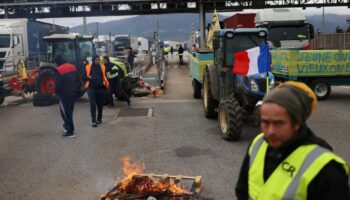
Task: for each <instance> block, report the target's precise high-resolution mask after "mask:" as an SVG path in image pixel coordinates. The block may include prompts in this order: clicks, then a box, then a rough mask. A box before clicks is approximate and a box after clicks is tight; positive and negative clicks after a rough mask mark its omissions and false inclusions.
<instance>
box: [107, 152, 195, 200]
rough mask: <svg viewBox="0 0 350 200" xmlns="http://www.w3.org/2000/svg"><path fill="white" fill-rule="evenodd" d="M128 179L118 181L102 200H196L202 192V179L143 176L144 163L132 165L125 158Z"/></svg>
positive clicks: (128, 159) (125, 171)
mask: <svg viewBox="0 0 350 200" xmlns="http://www.w3.org/2000/svg"><path fill="white" fill-rule="evenodd" d="M123 162H124V168H123V169H124V173H125V175H126V178H124V179H123V180H119V179H117V180H116V182H115V186H114V188H113V189H111V190H110V191H108V192H107V193H106V194H104V195H102V196H101V200H131V199H133V200H195V199H196V196H197V195H198V193H199V192H200V190H201V177H200V176H196V177H190V176H181V175H180V176H172V175H167V174H165V175H155V174H142V172H143V169H144V165H143V163H136V164H131V163H130V158H128V157H125V158H123Z"/></svg>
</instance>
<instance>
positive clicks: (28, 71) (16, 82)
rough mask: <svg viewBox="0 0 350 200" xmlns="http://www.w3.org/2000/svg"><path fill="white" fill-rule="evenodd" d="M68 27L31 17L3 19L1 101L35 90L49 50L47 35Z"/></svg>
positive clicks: (1, 23)
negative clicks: (35, 83)
mask: <svg viewBox="0 0 350 200" xmlns="http://www.w3.org/2000/svg"><path fill="white" fill-rule="evenodd" d="M67 31H68V28H66V27H62V26H57V25H53V24H48V23H43V22H38V21H29V20H27V19H2V20H1V21H0V104H2V103H3V102H4V100H5V97H6V96H10V95H16V96H25V94H27V93H31V92H33V90H34V82H35V81H34V80H35V77H36V70H35V68H37V67H38V66H39V63H40V61H41V60H44V59H45V53H46V51H47V48H46V44H45V43H44V41H43V40H42V38H43V36H45V35H50V34H52V33H55V32H56V33H66V32H67Z"/></svg>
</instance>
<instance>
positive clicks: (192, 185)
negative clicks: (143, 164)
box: [101, 174, 202, 200]
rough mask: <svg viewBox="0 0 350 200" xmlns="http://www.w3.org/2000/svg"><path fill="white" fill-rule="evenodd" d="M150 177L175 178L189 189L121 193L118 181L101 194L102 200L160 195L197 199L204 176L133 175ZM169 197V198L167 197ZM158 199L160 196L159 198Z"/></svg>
mask: <svg viewBox="0 0 350 200" xmlns="http://www.w3.org/2000/svg"><path fill="white" fill-rule="evenodd" d="M142 177H148V178H150V179H152V180H165V181H170V180H173V181H174V182H175V183H177V184H178V185H180V186H181V187H183V188H184V189H186V190H188V191H189V193H187V194H169V193H168V192H166V191H163V192H159V191H158V192H147V193H138V194H120V193H119V192H118V189H119V188H120V187H121V183H118V184H117V185H116V186H114V187H113V188H112V189H111V190H109V191H108V192H107V193H106V194H104V195H102V196H101V200H127V199H133V200H143V199H147V197H150V196H153V197H159V199H168V198H169V197H170V196H171V197H178V199H181V198H183V199H186V198H187V199H195V197H196V196H197V195H198V194H199V192H200V191H201V189H202V177H201V176H183V175H177V176H175V175H168V174H163V175H159V174H137V175H134V176H133V179H136V178H142ZM167 197H168V198H167ZM157 199H158V198H157Z"/></svg>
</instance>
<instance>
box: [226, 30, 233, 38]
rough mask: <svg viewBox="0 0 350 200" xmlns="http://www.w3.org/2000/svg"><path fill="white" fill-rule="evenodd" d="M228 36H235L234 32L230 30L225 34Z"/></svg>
mask: <svg viewBox="0 0 350 200" xmlns="http://www.w3.org/2000/svg"><path fill="white" fill-rule="evenodd" d="M225 36H226V38H233V36H234V33H233V32H232V31H229V32H227V33H226V34H225Z"/></svg>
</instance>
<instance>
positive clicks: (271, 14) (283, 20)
mask: <svg viewBox="0 0 350 200" xmlns="http://www.w3.org/2000/svg"><path fill="white" fill-rule="evenodd" d="M255 26H256V27H262V28H267V29H268V31H269V39H268V40H269V41H268V42H269V46H270V47H272V48H280V49H305V50H306V49H310V40H311V39H313V38H314V28H313V26H312V24H310V23H308V21H307V20H306V17H305V16H304V14H303V13H302V12H301V11H300V10H298V9H295V8H272V9H263V10H259V11H258V12H257V13H256V16H255Z"/></svg>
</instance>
